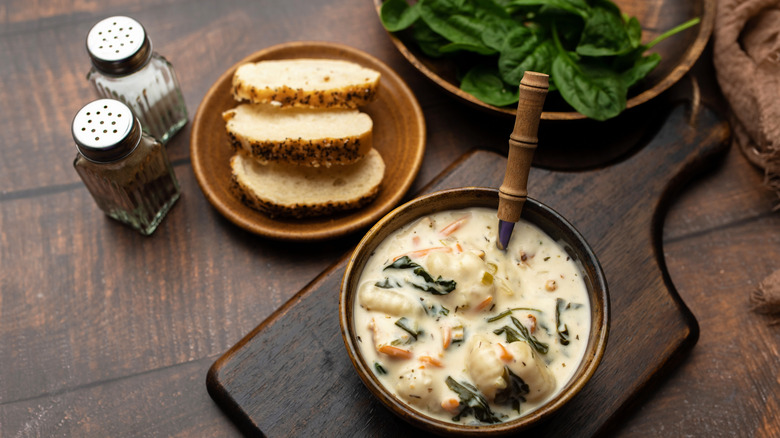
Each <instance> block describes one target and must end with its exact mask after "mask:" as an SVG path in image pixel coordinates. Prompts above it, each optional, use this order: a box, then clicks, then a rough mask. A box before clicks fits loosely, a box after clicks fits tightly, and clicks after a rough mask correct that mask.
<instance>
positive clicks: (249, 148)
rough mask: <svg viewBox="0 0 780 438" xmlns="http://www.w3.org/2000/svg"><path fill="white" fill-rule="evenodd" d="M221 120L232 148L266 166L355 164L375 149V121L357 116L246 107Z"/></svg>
mask: <svg viewBox="0 0 780 438" xmlns="http://www.w3.org/2000/svg"><path fill="white" fill-rule="evenodd" d="M222 117H223V118H224V119H225V121H226V122H227V123H226V129H227V133H228V137H229V138H230V142H231V144H232V145H233V147H234V148H235V149H236V150H244V151H246V152H247V153H249V154H250V155H252V156H254V157H255V158H256V159H258V160H261V161H263V162H271V161H275V162H287V163H293V164H298V165H301V166H310V167H318V166H326V167H327V166H330V165H333V164H350V163H354V162H356V161H358V160H359V159H360V158H361V157H363V156H364V155H365V154H366V153H367V152H368V151H369V150H370V149H371V145H372V140H373V131H372V130H373V121H372V120H371V117H369V116H368V114H365V113H361V112H359V111H358V110H351V109H319V110H315V109H303V108H290V109H284V110H283V109H279V108H274V107H272V106H270V105H262V104H241V105H239V106H237V107H236V108H233V109H231V110H228V111H225V112H224V113H223V114H222Z"/></svg>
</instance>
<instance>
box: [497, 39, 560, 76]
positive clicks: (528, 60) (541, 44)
mask: <svg viewBox="0 0 780 438" xmlns="http://www.w3.org/2000/svg"><path fill="white" fill-rule="evenodd" d="M557 54H558V52H557V50H556V48H555V44H554V43H553V42H552V40H549V39H547V38H545V37H543V36H541V35H539V34H537V33H535V32H533V31H531V30H530V29H528V28H527V27H518V28H516V29H514V30H513V31H512V32H511V33H509V35H507V40H506V44H505V47H504V50H503V51H501V55H500V56H499V58H498V71H499V73H500V74H501V78H502V79H503V80H504V81H505V82H506V83H508V84H510V85H515V86H518V85H520V81H521V80H522V79H523V74H525V72H526V71H535V72H549V71H551V70H552V63H553V60H554V59H555V57H556V55H557Z"/></svg>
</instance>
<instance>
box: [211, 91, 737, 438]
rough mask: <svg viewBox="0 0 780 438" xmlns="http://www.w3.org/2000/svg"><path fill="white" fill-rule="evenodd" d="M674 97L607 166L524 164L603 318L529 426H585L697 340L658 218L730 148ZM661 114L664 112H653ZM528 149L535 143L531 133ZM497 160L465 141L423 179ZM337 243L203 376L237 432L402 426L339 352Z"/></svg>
mask: <svg viewBox="0 0 780 438" xmlns="http://www.w3.org/2000/svg"><path fill="white" fill-rule="evenodd" d="M690 113H691V111H690V110H689V107H688V105H685V104H679V105H677V106H675V107H673V108H672V109H671V110H670V112H669V113H668V115H666V116H665V118H664V119H662V121H661V124H660V127H659V128H658V130H657V131H654V132H653V133H651V135H649V136H648V138H647V139H646V144H645V145H644V147H641V148H639V149H637V150H635V151H634V152H633V153H632V154H627V155H626V156H623V157H622V160H621V161H619V162H616V163H613V164H612V165H611V166H609V167H605V168H600V169H593V170H587V171H580V172H557V171H547V170H541V169H538V168H533V169H532V170H531V174H530V177H529V193H530V196H531V197H533V198H535V199H537V200H540V201H541V202H543V203H545V204H547V205H549V206H550V207H552V208H553V209H555V210H557V211H558V212H559V213H561V214H562V215H563V216H564V217H565V218H567V219H568V220H569V221H570V222H571V223H572V224H573V225H574V226H575V227H576V228H577V229H578V230H579V231H580V232H581V233H582V234H583V235H584V237H585V238H586V239H587V241H588V242H589V243H590V244H591V246H592V247H593V249H594V250H595V252H596V254H597V255H598V257H599V259H600V261H601V263H602V267H603V269H604V272H605V273H606V276H607V282H608V284H609V290H610V296H611V306H612V312H611V313H612V321H611V330H610V334H609V342H608V345H607V350H606V354H605V355H604V358H603V361H602V363H601V365H600V367H599V369H598V370H597V372H596V374H595V375H594V377H593V379H592V380H591V381H590V382H589V383H588V384H587V385H586V386H585V388H584V389H583V391H582V392H581V393H580V394H578V395H577V396H576V397H575V398H574V399H572V400H571V402H570V403H569V404H568V405H566V406H565V407H564V408H563V409H561V410H560V411H559V412H557V413H556V414H555V416H554V417H553V418H552V419H550V420H549V421H548V422H547V423H545V424H543V425H540V426H539V427H538V428H537V429H538V430H534V433H540V434H542V436H560V437H570V436H593V435H596V434H599V433H603V432H605V431H607V430H609V428H610V426H611V425H612V424H613V423H614V422H615V420H616V419H617V418H619V417H620V415H621V413H623V412H625V411H626V410H627V409H628V408H630V407H631V406H632V405H633V404H635V403H636V402H638V401H640V400H641V396H642V395H643V394H644V393H646V392H647V391H648V390H650V389H652V387H654V386H655V385H658V384H659V382H660V380H661V379H662V377H663V376H664V375H665V374H666V373H668V372H669V371H670V370H671V369H673V368H674V367H675V365H676V364H677V363H678V362H679V361H680V360H681V359H682V358H683V357H684V356H685V353H687V352H688V351H689V350H690V349H691V348H692V347H693V346H694V345H695V343H696V340H697V338H698V325H697V323H696V320H695V319H694V318H693V315H692V314H691V313H690V311H689V310H688V309H687V308H686V307H685V305H684V303H682V301H681V300H680V299H679V297H678V295H677V293H676V291H675V289H674V285H673V284H672V283H671V280H670V278H669V276H668V273H667V272H666V269H665V266H664V258H663V251H662V248H661V233H662V228H663V220H664V216H665V213H666V211H667V207H668V205H669V203H670V202H671V201H672V200H673V198H674V196H675V194H676V192H678V191H679V190H680V189H681V188H683V187H684V186H685V184H686V183H688V182H689V181H690V179H691V178H692V177H693V176H695V175H696V174H697V173H698V172H700V171H703V170H705V169H706V168H707V167H708V166H711V165H713V164H714V163H716V162H717V161H718V158H719V157H721V156H722V155H723V154H724V153H725V151H726V150H727V148H728V139H729V129H728V125H727V123H726V122H725V121H724V120H723V119H722V118H720V117H719V116H718V115H717V114H715V113H714V112H713V111H711V110H709V109H708V108H706V107H701V108H700V109H699V110H698V111H695V113H696V116H695V117H692V116H691V114H690ZM662 117H663V116H662ZM540 139H541V141H540V146H539V148H540V149H542V148H545V145H544V137H542V136H541V135H540ZM505 166H506V159H505V158H504V157H503V156H501V155H499V154H496V153H493V152H488V151H482V150H476V151H473V152H471V153H469V154H467V155H465V156H464V157H462V158H461V159H460V160H458V161H457V162H456V163H455V164H453V165H452V166H451V167H450V168H448V169H447V170H446V171H444V172H443V173H442V174H441V175H440V176H439V177H438V178H437V179H436V180H435V181H434V182H432V183H431V184H430V185H429V186H428V187H427V188H426V189H425V190H424V191H425V192H430V191H435V190H440V189H446V188H453V187H463V186H483V187H498V186H499V185H500V184H501V181H502V179H503V173H504V168H505ZM348 256H349V254H346V255H345V256H344V257H343V258H342V259H341V260H339V261H338V262H337V263H336V264H335V265H333V266H332V267H331V268H330V269H328V270H327V271H326V272H324V273H322V274H321V275H320V276H319V277H318V278H316V279H315V280H314V281H313V282H312V283H311V284H309V285H308V286H307V287H306V288H304V289H303V290H301V291H300V292H299V293H298V294H296V295H295V296H294V297H293V298H292V299H291V300H290V301H289V302H287V303H286V304H285V305H284V306H283V307H282V308H280V309H279V310H278V311H277V312H275V313H274V314H273V315H272V316H271V317H269V318H268V319H267V320H266V321H264V322H263V323H262V324H260V325H259V326H258V327H257V328H255V330H253V331H252V332H251V333H249V334H248V335H247V336H246V337H244V339H242V340H241V341H240V342H239V343H238V344H236V345H235V346H234V347H233V348H231V349H230V350H229V351H227V352H226V353H225V354H224V355H223V356H222V357H220V358H219V360H217V361H216V362H215V363H214V365H213V366H212V367H211V369H210V370H209V373H208V376H207V388H208V391H209V394H210V395H211V397H212V398H213V399H214V400H215V401H216V403H217V404H218V405H219V406H220V407H221V408H222V409H223V410H224V411H225V412H226V413H227V414H228V415H229V416H230V417H231V418H232V419H233V420H234V421H235V422H236V423H237V424H238V425H239V426H240V427H241V429H242V430H243V431H244V432H246V433H247V434H249V435H263V434H265V435H266V436H270V437H279V436H349V437H352V436H413V435H415V434H416V431H415V430H414V429H413V428H411V426H409V425H407V424H406V423H404V422H403V421H402V420H400V419H398V418H397V417H395V416H394V415H393V414H392V413H391V412H390V411H389V410H387V409H386V408H385V407H384V406H383V405H381V404H380V403H379V401H378V400H376V399H375V398H374V397H373V396H372V395H371V393H369V391H368V390H367V389H366V388H365V387H364V386H363V383H362V382H361V380H360V379H359V378H358V376H357V374H356V372H355V371H354V369H353V367H352V364H351V362H350V360H349V358H348V356H347V354H346V350H345V348H344V344H343V341H342V339H341V333H340V329H339V322H338V295H339V287H340V283H341V277H342V275H343V273H344V270H345V267H346V263H347V260H348Z"/></svg>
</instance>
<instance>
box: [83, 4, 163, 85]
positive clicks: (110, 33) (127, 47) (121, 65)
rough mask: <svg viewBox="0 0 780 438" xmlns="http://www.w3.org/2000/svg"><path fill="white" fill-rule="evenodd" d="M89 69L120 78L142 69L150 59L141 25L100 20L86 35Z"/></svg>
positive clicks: (128, 20)
mask: <svg viewBox="0 0 780 438" xmlns="http://www.w3.org/2000/svg"><path fill="white" fill-rule="evenodd" d="M87 52H88V53H89V57H90V60H91V61H92V65H94V66H95V68H97V69H98V70H100V71H101V72H103V73H105V74H109V75H124V74H128V73H132V72H134V71H135V70H138V69H139V68H141V67H143V66H144V65H145V64H146V62H147V61H149V58H150V57H151V56H152V43H151V41H150V40H149V38H148V37H147V36H146V30H145V29H144V27H143V26H142V25H141V23H139V22H137V21H135V20H134V19H132V18H130V17H124V16H116V17H109V18H106V19H104V20H101V21H100V22H98V23H97V24H95V25H94V26H92V29H90V31H89V33H88V34H87Z"/></svg>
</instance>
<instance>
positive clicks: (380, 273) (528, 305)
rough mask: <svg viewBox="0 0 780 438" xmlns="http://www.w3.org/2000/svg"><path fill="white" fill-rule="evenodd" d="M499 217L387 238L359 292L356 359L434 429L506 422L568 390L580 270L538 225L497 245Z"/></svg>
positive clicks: (581, 291) (426, 224) (443, 216)
mask: <svg viewBox="0 0 780 438" xmlns="http://www.w3.org/2000/svg"><path fill="white" fill-rule="evenodd" d="M497 227H498V220H497V218H496V211H495V210H492V209H487V208H472V209H465V210H452V211H444V212H438V213H435V214H433V215H430V216H427V217H424V218H422V219H418V220H416V221H414V222H413V223H410V224H408V225H406V226H404V227H403V228H401V229H399V230H397V231H395V232H394V233H393V234H391V235H390V236H388V237H387V239H385V240H384V241H383V242H382V243H381V244H380V245H379V246H378V247H377V249H376V250H375V251H374V253H373V254H372V255H371V257H370V258H369V260H368V262H367V264H366V266H365V268H364V270H363V272H362V274H361V277H360V281H359V283H358V293H357V297H356V299H355V308H354V315H355V328H356V331H357V338H358V344H359V348H360V352H361V354H362V356H363V357H364V358H365V360H366V362H367V363H368V364H369V365H370V366H371V369H372V371H373V373H374V374H375V375H376V376H377V377H378V379H379V380H380V381H381V382H382V383H383V385H384V386H385V387H386V388H388V389H389V390H390V391H392V392H393V393H395V394H396V395H397V396H398V398H400V399H401V400H404V401H405V402H406V403H407V404H408V405H410V406H411V407H413V408H414V409H416V410H418V411H420V412H422V413H424V414H426V415H428V416H431V417H434V418H438V419H440V420H445V421H452V422H455V423H462V424H487V423H497V422H504V421H508V420H511V419H514V418H517V417H519V416H522V415H525V414H527V413H529V412H532V411H533V410H535V409H537V408H538V407H539V406H541V405H542V404H544V402H545V401H546V400H548V399H549V398H551V397H553V396H554V395H555V394H556V393H557V392H559V391H560V389H561V388H562V387H563V386H565V385H566V383H567V382H568V381H569V379H570V378H571V376H572V375H573V373H574V371H575V370H576V369H577V367H578V365H579V363H580V362H581V360H582V357H583V355H584V352H585V347H586V344H587V341H588V339H587V336H588V332H589V330H590V303H589V300H588V295H587V291H586V288H585V283H584V281H583V275H584V274H583V273H582V270H581V268H580V265H579V264H578V263H575V262H574V261H573V260H571V259H570V257H569V256H568V255H567V254H566V252H565V251H564V250H563V248H562V247H561V246H560V245H559V244H558V243H556V242H555V241H553V240H552V239H551V238H550V237H549V236H548V235H547V234H545V233H544V232H543V231H541V230H540V229H539V228H538V227H536V226H534V225H532V224H531V223H529V222H527V221H520V222H518V223H517V224H516V225H515V229H514V232H513V234H512V239H511V241H510V243H509V245H508V249H507V250H506V251H502V250H499V249H498V248H497V247H496V238H497V234H498V233H497Z"/></svg>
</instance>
